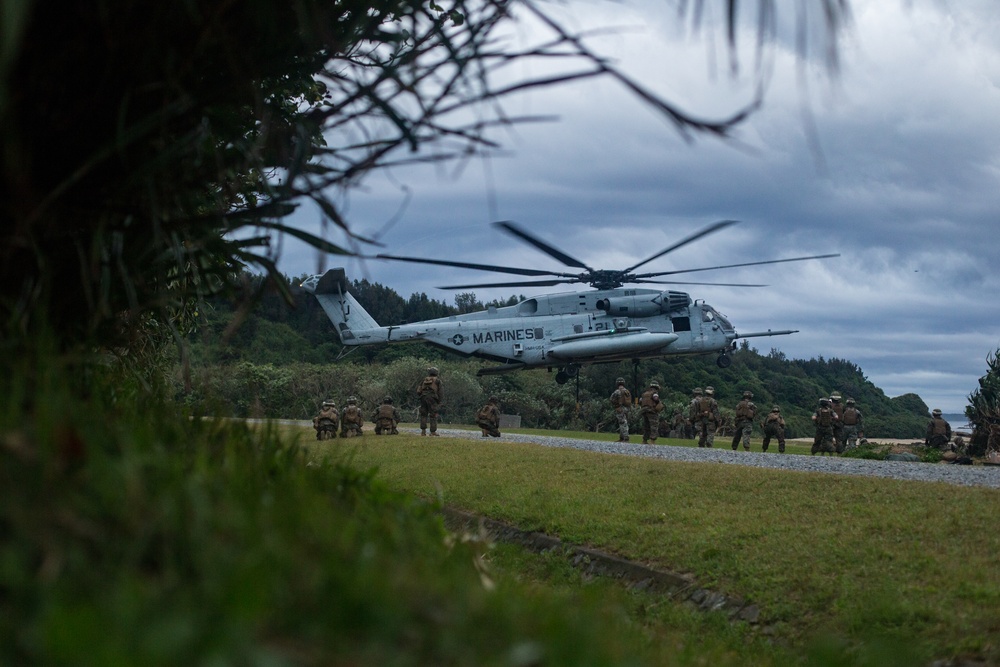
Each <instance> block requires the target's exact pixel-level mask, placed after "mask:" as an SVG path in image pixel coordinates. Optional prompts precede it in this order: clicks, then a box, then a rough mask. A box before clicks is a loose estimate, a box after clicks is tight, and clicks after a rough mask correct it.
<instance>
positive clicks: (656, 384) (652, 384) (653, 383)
mask: <svg viewBox="0 0 1000 667" xmlns="http://www.w3.org/2000/svg"><path fill="white" fill-rule="evenodd" d="M649 386H650V387H653V388H654V389H659V388H660V383H659V382H656V381H653V382H650V383H649Z"/></svg>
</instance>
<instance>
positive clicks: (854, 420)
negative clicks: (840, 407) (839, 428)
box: [841, 398, 865, 451]
mask: <svg viewBox="0 0 1000 667" xmlns="http://www.w3.org/2000/svg"><path fill="white" fill-rule="evenodd" d="M841 421H842V422H843V437H844V448H843V449H844V450H847V449H854V448H855V447H857V446H858V436H859V435H861V434H862V433H864V431H865V423H864V418H863V417H862V416H861V410H858V409H857V407H855V405H854V399H853V398H849V399H847V407H845V408H844V414H843V415H842V416H841ZM842 451H843V450H842Z"/></svg>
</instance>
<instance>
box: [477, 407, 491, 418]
mask: <svg viewBox="0 0 1000 667" xmlns="http://www.w3.org/2000/svg"><path fill="white" fill-rule="evenodd" d="M489 420H490V406H489V403H487V404H486V405H484V406H483V407H481V408H479V412H477V413H476V421H477V422H485V421H489Z"/></svg>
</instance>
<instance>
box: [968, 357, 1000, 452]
mask: <svg viewBox="0 0 1000 667" xmlns="http://www.w3.org/2000/svg"><path fill="white" fill-rule="evenodd" d="M986 366H987V370H986V375H984V376H982V377H981V378H979V389H976V390H975V391H973V392H972V393H971V394H969V405H968V406H967V407H966V408H965V416H966V417H968V419H969V423H970V424H972V425H973V426H974V427H975V430H974V431H973V434H972V439H971V440H970V441H969V449H968V451H969V453H970V454H971V455H973V456H982V455H983V454H985V453H986V450H987V447H989V446H990V445H991V444H992V446H993V447H997V448H1000V348H997V350H996V351H994V352H992V353H990V354H988V355H987V356H986ZM991 438H992V443H991Z"/></svg>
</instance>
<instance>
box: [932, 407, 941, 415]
mask: <svg viewBox="0 0 1000 667" xmlns="http://www.w3.org/2000/svg"><path fill="white" fill-rule="evenodd" d="M931 414H932V415H934V416H935V417H940V416H941V409H940V408H934V410H933V411H932V412H931Z"/></svg>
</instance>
